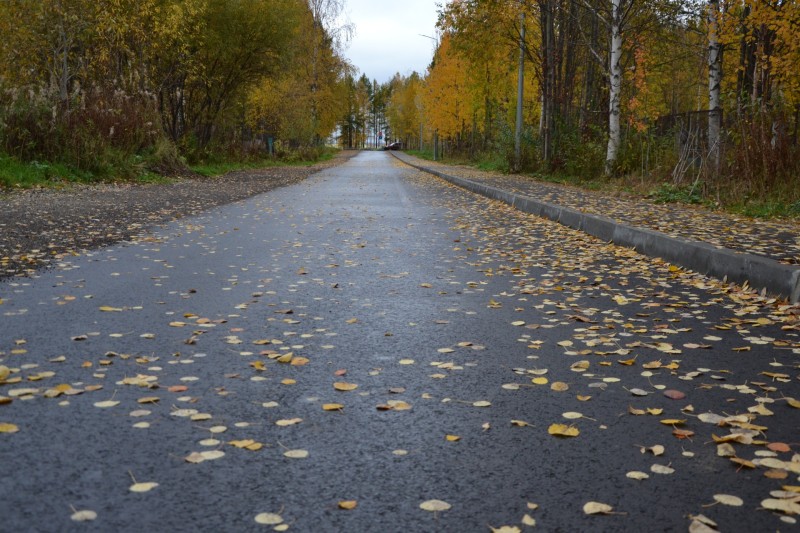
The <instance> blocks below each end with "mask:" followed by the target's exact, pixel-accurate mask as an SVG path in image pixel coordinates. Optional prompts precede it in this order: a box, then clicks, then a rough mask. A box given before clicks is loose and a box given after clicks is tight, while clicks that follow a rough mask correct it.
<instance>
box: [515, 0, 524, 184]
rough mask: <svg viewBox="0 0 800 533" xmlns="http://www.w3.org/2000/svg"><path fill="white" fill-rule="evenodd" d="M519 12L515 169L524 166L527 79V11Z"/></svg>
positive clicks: (517, 169)
mask: <svg viewBox="0 0 800 533" xmlns="http://www.w3.org/2000/svg"><path fill="white" fill-rule="evenodd" d="M521 8H522V6H520V14H519V74H518V76H517V125H516V130H515V131H514V170H515V171H519V170H520V168H521V167H522V95H523V88H524V81H525V11H523V10H522V9H521Z"/></svg>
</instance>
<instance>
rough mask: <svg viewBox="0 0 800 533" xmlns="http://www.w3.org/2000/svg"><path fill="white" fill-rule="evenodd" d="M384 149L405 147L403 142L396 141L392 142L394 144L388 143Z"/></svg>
mask: <svg viewBox="0 0 800 533" xmlns="http://www.w3.org/2000/svg"><path fill="white" fill-rule="evenodd" d="M383 149H384V150H402V149H403V143H401V142H396V143H392V144H387V145H386V146H384V147H383Z"/></svg>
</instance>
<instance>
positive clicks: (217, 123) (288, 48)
mask: <svg viewBox="0 0 800 533" xmlns="http://www.w3.org/2000/svg"><path fill="white" fill-rule="evenodd" d="M343 7H344V5H343V0H3V1H2V2H0V34H2V35H3V39H2V40H0V151H2V152H3V153H4V154H6V155H7V156H13V157H15V158H18V159H20V160H23V161H59V162H64V163H68V164H70V165H73V166H74V167H76V168H80V169H85V170H88V171H96V172H98V173H101V174H102V173H104V172H105V173H109V172H113V173H117V174H120V173H121V174H125V173H126V172H128V173H130V172H137V171H139V170H141V168H140V167H141V166H142V164H143V162H146V163H147V164H151V165H154V166H155V167H157V168H158V167H159V165H160V166H161V167H162V169H165V170H168V167H170V166H171V165H175V164H179V159H180V158H189V159H202V158H203V157H206V156H208V155H210V154H215V153H226V152H239V153H241V152H242V151H244V152H246V151H247V150H252V151H257V152H262V151H264V150H266V141H267V139H268V138H269V139H274V140H275V142H276V146H277V148H278V149H284V150H288V149H290V148H291V149H298V148H302V147H311V148H314V147H318V146H320V145H321V144H322V143H323V142H324V140H325V139H326V138H328V136H329V135H331V133H332V132H333V131H334V130H336V128H337V127H338V125H339V121H340V120H341V117H342V114H343V109H345V107H344V106H345V104H346V101H347V97H348V96H347V86H346V85H347V84H346V79H347V77H348V76H352V71H353V67H352V65H350V64H349V63H348V62H347V60H346V59H345V58H344V56H343V52H342V51H343V49H344V46H345V45H346V43H347V40H348V39H349V36H350V32H351V31H352V28H351V26H350V25H348V24H343V23H341V22H340V20H341V18H340V14H341V13H342V9H343ZM270 145H272V143H270Z"/></svg>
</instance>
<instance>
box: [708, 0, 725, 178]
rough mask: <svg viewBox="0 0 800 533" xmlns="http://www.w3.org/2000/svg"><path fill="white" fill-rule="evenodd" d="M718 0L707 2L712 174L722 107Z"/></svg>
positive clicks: (715, 168)
mask: <svg viewBox="0 0 800 533" xmlns="http://www.w3.org/2000/svg"><path fill="white" fill-rule="evenodd" d="M719 17H720V12H719V0H709V3H708V160H709V163H710V165H711V171H712V173H713V175H714V176H716V175H717V174H718V173H719V163H720V142H721V139H720V130H721V127H722V109H721V107H720V85H721V84H722V44H720V42H719V23H720V20H719Z"/></svg>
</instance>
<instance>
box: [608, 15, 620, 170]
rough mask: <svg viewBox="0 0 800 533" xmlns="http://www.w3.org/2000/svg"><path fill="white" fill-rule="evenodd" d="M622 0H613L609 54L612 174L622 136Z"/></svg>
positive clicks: (610, 165) (609, 146) (609, 152)
mask: <svg viewBox="0 0 800 533" xmlns="http://www.w3.org/2000/svg"><path fill="white" fill-rule="evenodd" d="M621 2H622V0H611V53H610V54H609V77H610V80H609V81H610V83H609V91H608V150H607V151H606V174H611V173H612V172H613V170H614V165H615V164H616V162H617V156H618V155H619V145H620V138H621V135H622V130H621V129H620V125H619V119H620V92H621V89H622V68H621V67H620V59H621V57H622V21H621V17H622V10H621V5H620V4H621Z"/></svg>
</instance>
